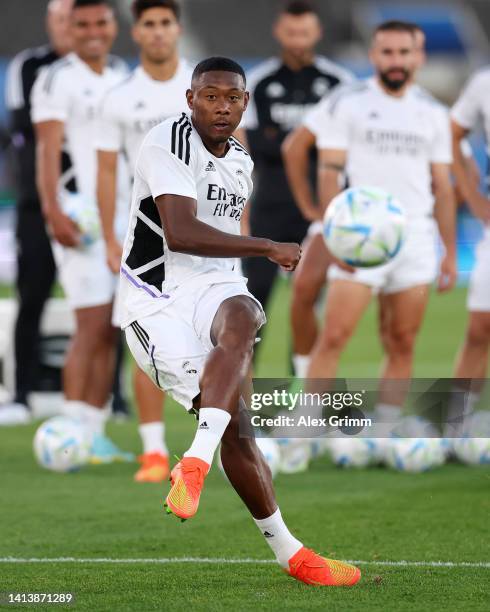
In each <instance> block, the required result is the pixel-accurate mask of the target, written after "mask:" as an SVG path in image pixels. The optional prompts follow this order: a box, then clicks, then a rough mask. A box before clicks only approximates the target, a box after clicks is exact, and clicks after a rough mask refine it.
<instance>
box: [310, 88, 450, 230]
mask: <svg viewBox="0 0 490 612" xmlns="http://www.w3.org/2000/svg"><path fill="white" fill-rule="evenodd" d="M303 123H304V125H305V126H306V127H307V128H308V129H309V130H310V131H311V132H312V133H313V134H314V135H315V137H316V143H317V147H318V148H319V149H339V150H345V151H347V166H346V174H347V177H348V180H349V185H350V186H351V187H361V186H373V187H380V188H382V189H385V190H386V191H388V192H389V193H392V194H393V195H394V196H395V197H396V198H398V199H399V200H400V202H401V203H402V204H403V205H404V208H405V210H406V213H407V216H408V219H409V220H410V221H416V220H418V219H421V218H426V217H430V216H431V215H432V211H433V206H434V196H433V193H432V176H431V164H432V163H441V164H450V163H451V161H452V149H451V131H450V123H449V113H448V111H447V109H446V108H445V107H444V106H443V105H442V104H440V103H439V102H437V100H435V99H434V98H433V97H432V96H431V95H430V94H428V93H427V92H426V91H425V90H423V89H421V88H420V87H419V86H416V85H414V86H412V87H410V88H409V89H408V90H407V92H406V93H405V94H404V95H403V96H402V97H401V98H398V97H395V96H390V95H388V94H387V93H386V92H385V91H384V90H383V89H382V88H381V87H380V85H379V84H378V83H377V81H376V80H375V79H374V78H371V79H367V80H365V81H361V82H360V83H357V84H354V85H346V86H344V87H341V88H339V89H337V90H336V91H335V92H333V93H332V95H331V96H329V97H328V98H326V99H325V100H322V101H321V102H320V103H319V104H318V105H317V106H316V108H314V109H313V110H312V111H311V112H310V113H309V114H308V115H307V117H306V118H305V120H304V122H303Z"/></svg>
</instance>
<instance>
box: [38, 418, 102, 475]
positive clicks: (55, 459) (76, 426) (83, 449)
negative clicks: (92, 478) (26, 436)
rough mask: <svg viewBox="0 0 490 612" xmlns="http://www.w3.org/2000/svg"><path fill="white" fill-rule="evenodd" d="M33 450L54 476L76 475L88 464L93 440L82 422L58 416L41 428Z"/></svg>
mask: <svg viewBox="0 0 490 612" xmlns="http://www.w3.org/2000/svg"><path fill="white" fill-rule="evenodd" d="M33 446H34V455H35V457H36V459H37V462H38V463H39V465H40V466H41V467H43V468H46V469H48V470H52V471H53V472H73V471H76V470H78V469H80V468H81V467H82V466H84V465H86V464H87V463H88V460H89V458H90V450H91V440H90V436H89V434H88V432H87V429H86V428H85V427H84V425H83V424H82V423H81V422H80V421H78V420H76V419H71V418H69V417H64V416H57V417H53V418H51V419H48V420H47V421H45V422H44V423H42V425H40V427H39V428H38V430H37V431H36V434H35V436H34V443H33Z"/></svg>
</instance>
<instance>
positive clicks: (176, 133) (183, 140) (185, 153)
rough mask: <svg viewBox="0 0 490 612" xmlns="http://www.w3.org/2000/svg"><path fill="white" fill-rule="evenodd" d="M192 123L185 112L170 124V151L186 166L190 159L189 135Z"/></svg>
mask: <svg viewBox="0 0 490 612" xmlns="http://www.w3.org/2000/svg"><path fill="white" fill-rule="evenodd" d="M191 132H192V125H191V123H190V121H189V119H188V117H187V115H186V114H185V113H182V116H181V117H180V119H179V120H178V121H175V122H174V124H173V125H172V149H171V150H172V153H173V154H174V155H175V156H176V157H178V158H179V159H180V160H182V161H183V162H184V163H185V164H186V165H187V166H188V165H189V163H190V160H191V144H190V136H191Z"/></svg>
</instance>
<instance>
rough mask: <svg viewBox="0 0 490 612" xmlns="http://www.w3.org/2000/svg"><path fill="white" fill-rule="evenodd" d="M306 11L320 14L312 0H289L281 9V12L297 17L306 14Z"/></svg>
mask: <svg viewBox="0 0 490 612" xmlns="http://www.w3.org/2000/svg"><path fill="white" fill-rule="evenodd" d="M306 13H314V14H315V15H318V9H317V8H316V6H315V4H313V2H311V1H310V0H289V2H286V3H285V4H284V6H283V8H282V10H281V14H283V15H284V14H286V15H294V16H296V17H298V16H300V15H305V14H306Z"/></svg>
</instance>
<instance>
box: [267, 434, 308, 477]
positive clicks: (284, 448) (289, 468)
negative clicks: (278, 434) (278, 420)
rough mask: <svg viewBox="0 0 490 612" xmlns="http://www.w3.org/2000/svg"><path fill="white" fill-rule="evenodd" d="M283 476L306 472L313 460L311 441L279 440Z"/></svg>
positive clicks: (298, 439) (280, 468) (280, 466)
mask: <svg viewBox="0 0 490 612" xmlns="http://www.w3.org/2000/svg"><path fill="white" fill-rule="evenodd" d="M276 443H277V445H278V448H279V453H280V465H279V471H280V472H281V474H299V473H300V472H306V470H307V469H308V466H309V464H310V459H311V458H312V445H311V441H310V440H309V439H307V438H304V439H303V438H277V440H276Z"/></svg>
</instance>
